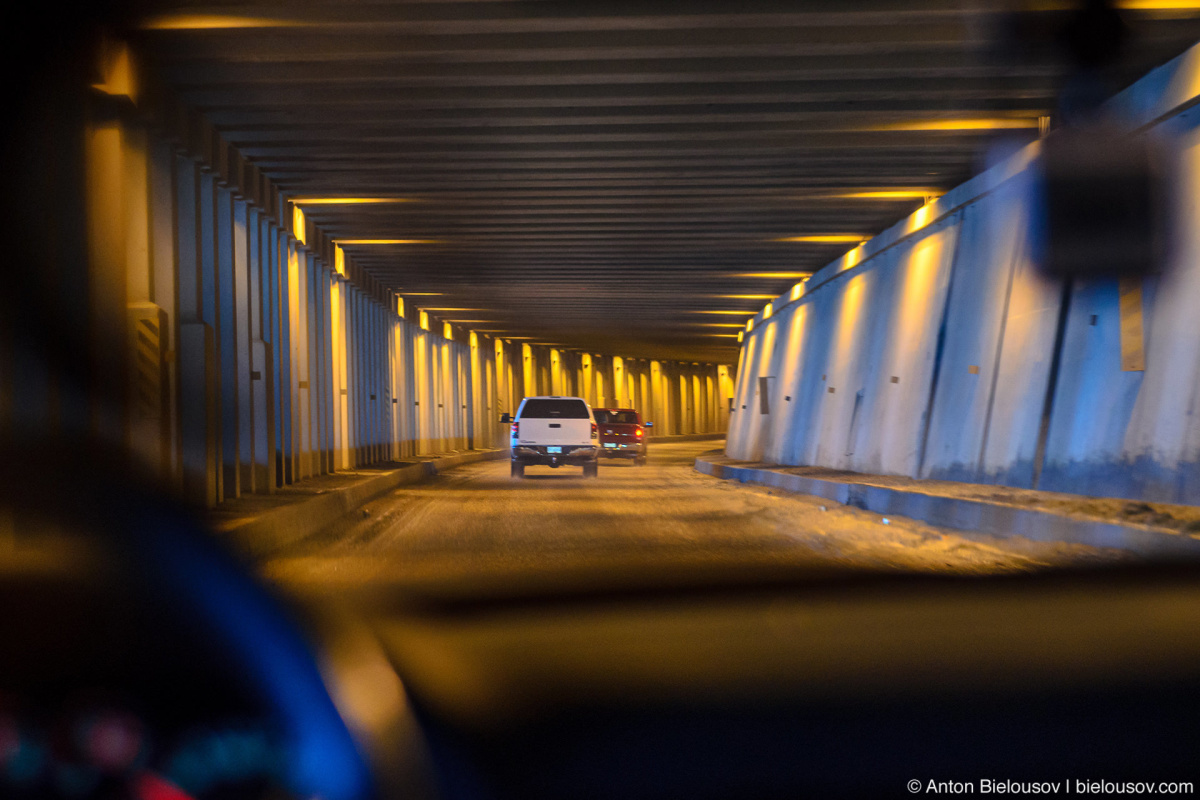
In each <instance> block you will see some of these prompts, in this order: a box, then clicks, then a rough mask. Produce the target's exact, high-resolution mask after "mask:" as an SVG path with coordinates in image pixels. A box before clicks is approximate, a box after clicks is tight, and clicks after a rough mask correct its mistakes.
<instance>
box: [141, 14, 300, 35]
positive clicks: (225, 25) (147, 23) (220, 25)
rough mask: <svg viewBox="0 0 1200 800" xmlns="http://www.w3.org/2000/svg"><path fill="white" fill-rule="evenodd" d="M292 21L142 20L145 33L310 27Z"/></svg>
mask: <svg viewBox="0 0 1200 800" xmlns="http://www.w3.org/2000/svg"><path fill="white" fill-rule="evenodd" d="M312 24H313V23H311V22H303V21H301V20H294V19H279V18H276V17H239V16H235V15H232V14H161V15H159V16H156V17H149V18H147V19H145V20H142V22H141V24H139V25H138V27H139V28H141V29H142V30H147V31H200V30H227V29H233V28H302V27H307V26H309V25H312Z"/></svg>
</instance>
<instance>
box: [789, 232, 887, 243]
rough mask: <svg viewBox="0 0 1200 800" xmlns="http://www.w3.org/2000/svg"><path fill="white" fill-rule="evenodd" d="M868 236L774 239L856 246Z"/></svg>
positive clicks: (822, 235)
mask: <svg viewBox="0 0 1200 800" xmlns="http://www.w3.org/2000/svg"><path fill="white" fill-rule="evenodd" d="M869 238H870V237H869V236H863V235H862V234H861V233H823V234H815V235H812V236H785V237H784V238H782V239H776V240H775V241H777V242H799V243H801V244H858V243H859V242H865V241H866V240H867V239H869Z"/></svg>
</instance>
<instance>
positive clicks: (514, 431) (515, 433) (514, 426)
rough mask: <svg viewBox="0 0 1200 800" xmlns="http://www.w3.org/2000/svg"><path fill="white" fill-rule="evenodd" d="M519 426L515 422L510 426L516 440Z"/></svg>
mask: <svg viewBox="0 0 1200 800" xmlns="http://www.w3.org/2000/svg"><path fill="white" fill-rule="evenodd" d="M517 424H518V423H516V422H514V423H513V424H512V425H510V426H509V427H510V428H511V430H512V436H513V438H514V439H515V438H517Z"/></svg>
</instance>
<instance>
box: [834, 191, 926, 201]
mask: <svg viewBox="0 0 1200 800" xmlns="http://www.w3.org/2000/svg"><path fill="white" fill-rule="evenodd" d="M942 194H943V192H942V191H941V190H940V189H921V188H917V189H880V190H877V191H865V192H845V193H842V194H836V195H833V196H834V197H844V198H847V199H850V200H928V199H929V198H931V197H941V196H942Z"/></svg>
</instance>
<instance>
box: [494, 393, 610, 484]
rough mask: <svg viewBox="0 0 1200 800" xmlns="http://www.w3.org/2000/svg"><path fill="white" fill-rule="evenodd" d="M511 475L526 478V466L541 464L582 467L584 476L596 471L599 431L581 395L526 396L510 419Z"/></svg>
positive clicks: (588, 476)
mask: <svg viewBox="0 0 1200 800" xmlns="http://www.w3.org/2000/svg"><path fill="white" fill-rule="evenodd" d="M501 421H502V422H511V423H512V476H513V477H514V478H523V477H525V467H527V466H529V465H530V464H542V465H545V466H548V467H554V468H556V469H557V468H558V467H559V466H560V465H562V464H578V465H582V466H583V476H584V477H585V478H594V477H596V474H597V466H596V465H597V460H596V459H597V456H598V455H599V452H600V433H599V429H598V428H597V427H596V418H595V417H594V416H593V414H592V409H591V407H590V406H589V405H588V404H587V401H585V400H584V399H583V398H581V397H526V398H525V399H524V400H522V401H521V406H520V407H519V408H518V409H517V415H516V417H514V418H512V419H511V420H510V419H508V417H507V415H505V417H503V418H502V419H501Z"/></svg>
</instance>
